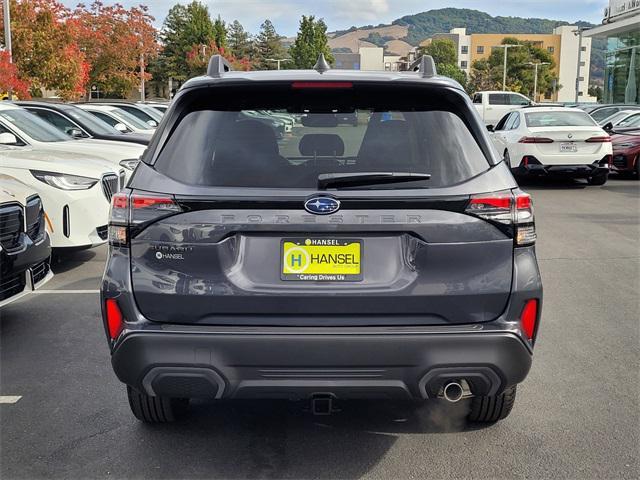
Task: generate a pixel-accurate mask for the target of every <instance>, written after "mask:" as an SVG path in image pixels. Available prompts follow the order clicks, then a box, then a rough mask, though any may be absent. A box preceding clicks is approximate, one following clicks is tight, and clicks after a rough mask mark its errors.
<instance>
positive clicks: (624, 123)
mask: <svg viewBox="0 0 640 480" xmlns="http://www.w3.org/2000/svg"><path fill="white" fill-rule="evenodd" d="M638 125H640V113H636V114H634V115H631V116H629V117H627V118H625V119H624V120H621V121H620V122H618V123H617V124H616V127H637V126H638Z"/></svg>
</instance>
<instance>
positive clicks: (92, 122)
mask: <svg viewBox="0 0 640 480" xmlns="http://www.w3.org/2000/svg"><path fill="white" fill-rule="evenodd" d="M64 112H65V114H66V115H68V116H69V117H71V118H72V119H74V120H75V121H76V122H78V124H79V125H81V126H83V127H84V128H86V129H87V130H91V131H92V132H93V133H94V134H98V135H120V132H119V131H118V130H116V129H115V128H113V127H112V126H111V125H109V124H108V123H107V122H104V121H102V120H100V119H99V118H98V117H96V116H94V115H91V114H90V113H88V112H85V111H84V110H82V109H81V108H77V107H70V108H68V109H65V111H64Z"/></svg>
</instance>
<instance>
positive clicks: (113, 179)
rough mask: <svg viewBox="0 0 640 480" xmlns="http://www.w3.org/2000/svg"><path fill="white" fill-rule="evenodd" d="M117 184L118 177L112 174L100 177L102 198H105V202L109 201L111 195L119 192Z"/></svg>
mask: <svg viewBox="0 0 640 480" xmlns="http://www.w3.org/2000/svg"><path fill="white" fill-rule="evenodd" d="M119 182H120V180H119V179H118V176H117V175H115V174H113V173H110V174H107V175H104V176H103V177H102V191H103V192H104V196H105V197H107V200H109V201H111V197H113V194H114V193H118V191H119V190H120V188H119V186H118V184H119Z"/></svg>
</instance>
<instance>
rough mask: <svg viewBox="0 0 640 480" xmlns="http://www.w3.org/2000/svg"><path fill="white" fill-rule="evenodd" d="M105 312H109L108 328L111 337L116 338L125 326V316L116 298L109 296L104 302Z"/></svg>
mask: <svg viewBox="0 0 640 480" xmlns="http://www.w3.org/2000/svg"><path fill="white" fill-rule="evenodd" d="M104 308H105V312H106V314H107V330H109V338H110V339H111V340H115V339H116V338H118V336H119V335H120V332H122V329H123V328H124V318H123V317H122V312H121V311H120V307H119V306H118V302H117V301H116V299H115V298H107V300H105V302H104Z"/></svg>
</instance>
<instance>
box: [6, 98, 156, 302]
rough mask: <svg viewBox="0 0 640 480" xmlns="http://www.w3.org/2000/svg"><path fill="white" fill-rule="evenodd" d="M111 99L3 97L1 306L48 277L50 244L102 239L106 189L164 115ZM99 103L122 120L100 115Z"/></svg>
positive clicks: (109, 191)
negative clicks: (13, 99) (54, 100)
mask: <svg viewBox="0 0 640 480" xmlns="http://www.w3.org/2000/svg"><path fill="white" fill-rule="evenodd" d="M114 105H116V104H113V105H112V104H99V105H94V104H78V105H72V104H63V103H49V102H42V101H18V102H2V103H0V268H1V274H2V275H1V278H0V306H4V305H6V304H7V303H9V302H11V301H14V300H16V299H18V298H20V297H22V296H23V295H26V294H27V293H29V292H31V291H33V290H35V289H37V288H40V287H41V286H42V285H44V284H45V283H46V282H47V281H48V280H49V279H50V278H51V277H52V275H53V273H52V271H51V267H50V258H51V252H52V249H58V250H61V249H83V248H90V247H94V246H97V245H101V244H103V243H105V242H106V241H107V223H108V215H109V206H110V201H111V197H112V196H113V195H115V194H116V193H117V192H118V191H120V189H122V188H123V187H124V185H125V184H126V182H127V181H128V178H129V176H130V175H131V173H132V172H133V170H134V169H135V168H136V166H137V164H138V162H139V158H140V157H141V155H142V153H143V152H144V150H145V148H146V146H147V145H148V143H149V141H150V139H151V135H152V134H153V131H154V126H157V125H158V124H159V122H160V120H161V118H162V115H163V112H162V111H161V110H160V109H156V108H153V107H151V106H150V105H146V104H145V105H142V104H124V103H122V104H117V105H116V106H114ZM158 105H160V104H158ZM103 110H104V111H106V112H107V116H108V118H112V117H111V116H113V118H116V119H118V120H119V121H120V122H122V123H121V124H118V123H115V124H110V123H109V122H105V121H104V120H102V119H101V118H100V115H99V114H100V113H102V111H103ZM131 111H135V112H139V113H138V114H137V115H136V114H135V113H130V112H131ZM143 115H148V120H146V121H145V117H143Z"/></svg>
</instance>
